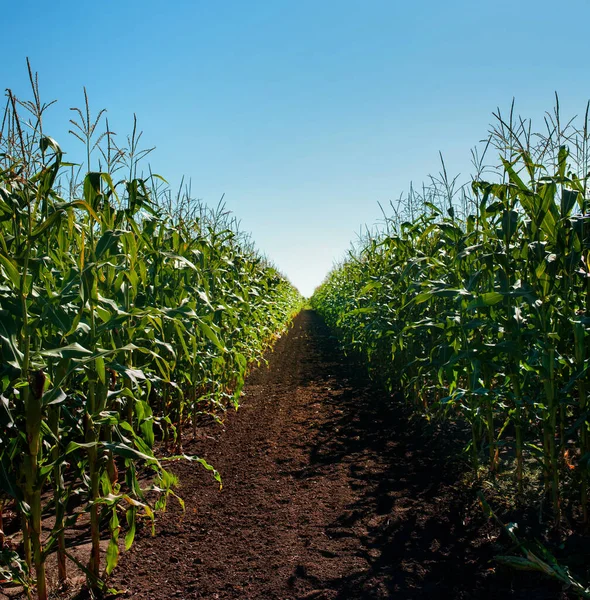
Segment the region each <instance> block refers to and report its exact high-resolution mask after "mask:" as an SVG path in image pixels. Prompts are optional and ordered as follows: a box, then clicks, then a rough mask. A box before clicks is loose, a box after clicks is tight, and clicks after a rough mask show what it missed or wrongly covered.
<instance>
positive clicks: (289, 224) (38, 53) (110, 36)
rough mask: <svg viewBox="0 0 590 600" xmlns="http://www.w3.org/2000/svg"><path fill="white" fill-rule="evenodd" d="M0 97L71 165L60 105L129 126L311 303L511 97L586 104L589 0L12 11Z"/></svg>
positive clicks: (312, 0)
mask: <svg viewBox="0 0 590 600" xmlns="http://www.w3.org/2000/svg"><path fill="white" fill-rule="evenodd" d="M3 15H4V17H3V18H4V27H3V28H2V46H3V52H2V55H3V56H2V61H1V62H0V85H1V86H2V88H3V89H4V88H11V89H12V90H13V91H14V92H15V94H17V95H19V96H23V97H29V94H28V88H27V72H26V63H25V58H26V57H27V56H28V57H29V58H30V60H31V62H32V66H33V68H34V70H36V71H37V72H38V73H39V83H40V88H41V95H42V98H44V100H45V101H49V100H53V99H57V100H58V103H57V105H56V106H55V107H53V108H52V111H51V113H49V118H48V119H47V121H46V132H47V133H49V134H50V135H52V136H53V137H55V138H56V139H57V140H58V141H59V142H60V144H61V145H62V147H63V148H64V149H65V150H66V151H69V152H70V156H71V155H72V153H75V152H78V151H79V150H80V144H79V142H77V141H76V140H75V139H74V138H73V137H72V136H71V135H68V134H67V131H68V129H69V124H68V119H69V118H70V116H71V115H70V111H69V108H70V107H71V106H81V105H82V103H83V94H82V87H83V86H86V88H87V90H88V94H89V98H90V104H91V108H93V109H94V110H98V109H100V108H107V109H108V117H109V121H110V123H111V128H112V129H113V130H114V131H115V132H117V133H118V134H119V136H120V137H122V138H124V136H125V135H127V134H128V133H129V132H130V130H131V127H132V118H133V113H136V114H137V117H138V121H139V126H140V128H141V129H142V130H143V131H144V137H143V140H144V143H145V145H146V146H152V145H155V146H157V150H156V151H155V152H154V153H153V154H152V155H151V157H150V162H151V164H152V167H153V170H154V171H155V172H158V173H160V174H161V175H163V176H164V177H166V179H168V180H169V181H170V182H171V184H173V185H178V183H179V182H180V179H181V177H182V175H185V176H186V177H188V178H190V179H191V180H192V190H193V194H194V195H195V196H196V197H198V198H201V199H203V200H204V201H205V202H206V203H208V204H216V203H217V201H218V200H219V198H220V197H221V195H222V194H225V200H226V204H227V207H228V208H229V209H230V210H232V211H233V212H234V213H235V214H236V216H237V217H238V218H239V219H240V221H241V226H242V229H244V230H246V231H248V232H251V233H252V236H253V239H254V241H255V243H256V245H257V246H258V248H259V249H260V250H261V251H263V252H264V253H265V254H266V255H267V256H268V257H269V258H271V259H272V260H273V261H274V263H275V264H276V265H277V266H278V267H279V268H280V269H281V270H282V271H283V272H284V273H286V274H287V275H288V276H289V278H290V279H291V281H293V283H294V284H295V285H297V286H298V287H299V289H300V290H301V292H302V293H303V294H305V295H310V294H311V293H312V291H313V289H314V287H315V286H316V285H318V284H319V283H320V282H321V280H322V279H323V277H324V276H325V275H326V273H327V272H328V270H329V269H330V267H331V266H332V264H333V261H334V260H337V259H339V258H341V257H342V256H343V255H344V253H345V251H346V249H347V248H348V247H349V244H350V242H351V241H353V240H354V239H355V237H356V236H357V234H358V232H359V231H360V229H361V228H362V226H363V225H364V224H369V225H371V224H373V223H374V222H375V221H377V220H379V219H380V217H381V212H380V208H379V204H378V203H381V204H384V205H387V204H388V202H389V200H394V199H396V198H398V197H399V195H400V193H402V192H404V191H405V190H407V188H408V185H409V183H410V181H414V183H417V184H419V183H421V182H422V181H424V180H426V179H427V176H428V175H429V174H430V173H436V172H438V170H439V158H438V152H439V151H441V152H442V153H443V156H444V157H445V160H446V163H447V167H448V169H449V171H451V172H452V173H454V174H456V173H459V172H460V173H462V179H463V180H467V179H468V175H469V169H470V149H471V148H472V147H473V146H474V145H475V144H477V142H478V141H479V140H481V139H482V138H484V137H485V136H486V132H487V130H488V125H489V124H490V123H491V122H492V120H493V119H492V112H493V111H494V110H495V109H496V108H497V107H500V108H502V109H503V110H508V108H509V106H510V102H511V100H512V98H513V97H515V98H516V108H517V110H518V112H519V113H521V114H522V115H523V116H528V117H534V118H535V119H537V121H539V120H540V119H541V118H542V115H543V113H544V111H546V110H551V107H552V105H553V94H554V91H557V92H558V93H559V95H560V100H561V104H562V108H563V112H564V114H566V115H570V116H573V115H574V114H579V113H583V112H584V109H585V104H586V101H587V100H588V99H589V98H590V85H589V84H588V57H589V56H590V52H589V51H590V41H589V40H590V37H589V36H588V23H589V22H590V20H589V18H590V2H589V0H570V1H566V2H561V3H556V2H555V1H552V2H549V1H545V0H536V1H532V0H511V1H509V0H496V1H493V2H491V1H490V2H488V1H487V0H471V1H463V0H461V1H458V0H446V1H443V2H441V1H434V0H415V1H414V2H401V1H397V0H290V1H286V0H264V1H261V0H249V1H248V0H225V1H224V2H215V1H212V0H206V1H205V0H193V1H188V0H175V1H174V2H163V1H159V2H157V1H155V0H143V1H141V2H139V1H135V0H133V1H125V0H119V1H118V2H113V1H111V0H107V1H104V2H87V1H81V0H77V1H76V2H73V1H60V0H55V1H54V2H40V1H37V0H31V1H29V2H17V3H11V5H10V10H9V11H8V12H7V11H6V10H5V11H4V13H3Z"/></svg>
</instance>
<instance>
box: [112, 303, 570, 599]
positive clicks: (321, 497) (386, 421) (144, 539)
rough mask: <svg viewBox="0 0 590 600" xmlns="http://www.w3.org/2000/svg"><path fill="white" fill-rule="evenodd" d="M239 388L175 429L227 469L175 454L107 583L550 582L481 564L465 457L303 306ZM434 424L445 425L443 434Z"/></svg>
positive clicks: (484, 547)
mask: <svg viewBox="0 0 590 600" xmlns="http://www.w3.org/2000/svg"><path fill="white" fill-rule="evenodd" d="M268 359H269V367H268V368H266V367H261V368H258V369H257V370H255V371H254V372H253V373H251V375H250V376H249V378H248V381H247V385H246V387H245V388H244V392H245V396H244V398H243V399H242V406H241V408H240V410H239V411H238V412H236V413H233V412H232V413H231V414H228V415H227V418H226V419H225V423H224V427H223V428H221V427H219V426H212V427H210V428H204V429H203V430H201V431H200V432H199V434H200V435H199V437H198V438H197V440H195V441H192V442H190V443H187V444H186V445H185V451H186V452H187V453H188V454H196V455H198V456H202V457H204V458H206V459H207V460H208V461H209V462H210V463H211V464H213V465H214V466H215V468H216V469H218V470H219V471H220V473H221V475H222V478H223V489H222V490H221V491H220V490H219V489H218V486H217V485H216V484H215V482H213V481H212V480H211V476H210V475H209V474H208V473H207V472H205V471H204V470H203V469H202V468H201V467H199V466H197V465H195V464H192V463H190V464H187V463H174V464H173V465H172V470H173V471H174V472H175V473H176V474H177V475H178V476H179V478H180V489H179V494H180V495H181V496H182V497H183V499H184V501H185V503H186V512H185V513H184V514H182V513H181V512H180V511H179V510H178V508H176V507H175V506H173V503H172V502H171V503H170V507H169V510H168V512H166V513H164V514H162V515H160V516H159V517H158V520H157V525H156V529H157V537H155V538H152V537H150V536H149V532H148V529H149V527H146V528H145V532H140V533H138V538H137V540H136V543H135V545H134V546H133V548H132V549H131V550H130V551H129V552H127V553H126V554H124V555H123V556H122V557H121V560H120V564H119V567H118V568H117V570H116V572H115V574H114V576H113V577H112V578H111V581H110V584H111V585H112V586H113V587H115V588H117V589H126V590H127V592H126V597H130V598H142V599H143V598H145V599H153V600H159V599H164V598H166V599H168V598H213V599H238V598H239V599H253V598H259V599H265V600H275V599H276V600H279V599H280V600H296V599H298V600H303V599H317V600H336V599H348V598H350V599H354V598H359V599H361V598H367V599H378V598H393V597H395V598H429V599H434V598H449V599H450V598H453V599H454V598H464V599H467V598H499V597H502V598H531V597H535V598H560V597H561V594H560V591H559V586H556V585H554V584H552V582H546V581H544V580H542V581H539V578H538V577H535V576H530V577H529V576H527V575H523V574H518V576H516V575H515V574H513V573H512V572H508V571H505V572H504V571H498V570H494V569H492V568H491V566H490V563H489V561H490V560H491V558H492V556H493V555H494V554H496V553H498V551H499V550H501V547H500V546H498V545H497V542H495V538H496V537H497V533H496V532H495V531H494V529H493V527H492V526H491V525H490V524H488V523H486V521H485V520H484V518H483V516H482V515H481V511H480V509H479V508H478V507H477V505H476V504H475V502H474V501H473V494H472V493H470V492H468V491H467V490H465V489H464V488H463V487H462V486H461V484H460V480H461V471H460V468H459V467H458V464H457V463H456V462H453V461H452V460H451V459H450V458H448V456H450V455H451V454H450V452H456V448H455V447H453V448H451V451H450V452H449V451H448V450H445V448H447V446H448V444H441V443H440V440H438V438H437V436H434V437H433V436H432V435H430V434H429V435H424V434H423V433H421V431H420V429H419V428H420V423H418V422H413V423H410V422H409V421H408V420H407V419H406V417H404V416H403V414H402V413H400V412H399V411H394V409H393V408H392V405H391V403H389V402H387V399H384V398H383V394H382V393H380V392H378V391H377V390H376V389H375V388H374V387H372V386H371V384H370V383H369V382H368V381H367V379H366V378H365V377H364V376H363V374H362V373H361V372H360V371H359V370H358V369H355V367H354V366H353V365H352V364H351V363H350V362H349V361H347V360H346V359H345V357H344V356H343V355H342V353H341V352H340V351H339V350H338V347H337V344H336V342H335V340H334V338H333V337H332V336H331V335H330V332H329V331H328V329H327V328H326V326H325V325H324V323H323V321H322V320H321V319H320V317H319V316H317V315H316V314H315V313H314V312H312V311H303V312H302V313H301V314H300V315H299V316H298V317H297V318H296V319H295V321H294V324H293V327H292V329H291V330H290V331H289V333H288V334H287V335H285V336H284V337H283V338H282V339H280V340H279V341H278V343H277V345H276V347H275V350H274V352H273V353H271V354H270V355H269V357H268ZM441 437H442V436H441Z"/></svg>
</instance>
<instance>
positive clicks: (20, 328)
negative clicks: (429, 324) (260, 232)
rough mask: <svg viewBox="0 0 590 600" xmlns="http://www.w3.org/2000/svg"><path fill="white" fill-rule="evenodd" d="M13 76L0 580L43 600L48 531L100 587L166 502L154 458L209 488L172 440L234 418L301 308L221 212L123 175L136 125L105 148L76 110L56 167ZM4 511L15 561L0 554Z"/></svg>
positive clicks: (62, 572)
mask: <svg viewBox="0 0 590 600" xmlns="http://www.w3.org/2000/svg"><path fill="white" fill-rule="evenodd" d="M30 75H31V84H32V90H33V99H32V100H26V101H24V100H20V99H17V98H16V97H15V96H14V95H13V94H12V93H11V92H10V91H8V93H7V103H6V106H5V109H4V112H3V116H2V119H1V123H0V548H2V555H1V556H0V578H1V579H3V580H4V581H12V582H20V583H21V584H23V585H24V586H25V588H26V589H27V590H29V593H30V590H32V589H33V586H36V593H37V595H38V597H39V598H40V599H43V600H44V599H45V598H47V593H48V592H47V586H46V574H45V562H46V558H47V556H48V555H49V554H50V553H54V552H55V553H56V554H57V557H58V568H59V578H60V581H65V580H66V577H67V568H66V567H67V560H66V559H67V558H68V557H70V558H71V559H72V560H74V561H75V562H76V559H75V558H74V557H73V556H72V555H71V553H70V551H69V549H68V547H67V545H66V537H65V533H66V531H67V529H68V527H71V526H72V525H73V524H74V523H75V521H76V519H79V518H80V517H81V515H84V514H86V515H89V517H88V518H89V522H90V529H91V536H92V553H91V558H90V561H89V564H87V565H82V564H78V566H79V567H80V568H82V569H83V570H84V572H85V573H86V575H87V578H88V582H89V584H90V585H91V586H92V587H101V586H104V584H103V583H102V581H103V578H104V576H105V575H108V574H110V573H111V571H112V570H113V568H114V567H115V566H116V564H117V559H118V555H119V547H120V545H124V547H125V548H129V547H130V546H131V544H132V543H133V539H134V536H135V532H136V522H137V520H138V519H145V518H147V519H148V521H150V520H151V521H152V522H153V520H154V514H155V512H156V511H157V510H162V509H164V508H165V506H166V502H167V500H169V499H170V497H174V498H177V499H178V501H179V502H181V503H182V500H181V499H180V498H179V497H178V496H177V495H176V494H175V492H174V486H175V483H176V481H175V477H174V476H173V475H172V474H171V473H170V472H169V471H168V470H167V469H166V468H165V465H166V462H165V461H166V460H171V459H175V458H179V457H181V458H183V459H187V460H193V461H195V462H198V463H200V464H202V465H203V466H204V467H206V468H207V469H210V470H211V473H212V475H213V476H214V477H216V478H217V479H219V476H218V474H217V472H216V471H215V470H214V469H213V467H211V466H210V465H209V464H208V463H207V462H205V460H204V459H202V458H198V457H191V456H185V455H184V454H183V448H182V442H183V437H186V436H187V435H189V434H190V431H187V429H192V430H195V429H196V428H197V426H198V424H199V420H200V419H217V420H219V419H222V418H223V413H224V411H225V410H227V409H228V407H232V406H235V407H237V404H238V398H239V396H240V391H241V388H242V385H243V383H244V378H245V375H246V374H247V371H248V368H249V365H250V364H251V363H252V362H253V361H259V360H260V359H261V357H262V353H263V352H264V351H265V350H266V349H267V348H268V347H269V346H270V345H272V343H273V341H274V339H276V337H277V336H278V335H280V333H281V332H282V331H283V330H284V329H285V327H286V326H287V325H288V323H289V321H290V320H291V318H292V317H293V315H294V314H295V313H296V312H297V311H298V309H299V307H300V303H301V298H300V296H299V294H298V292H297V291H296V290H295V288H294V287H293V286H292V285H291V284H290V283H289V282H288V281H287V280H286V279H285V278H284V277H283V276H282V275H281V274H280V273H278V272H277V270H276V269H275V268H273V266H272V265H271V264H270V263H269V262H268V261H267V260H265V259H264V258H263V257H262V256H260V255H259V254H258V253H257V252H256V250H255V249H254V248H253V247H252V244H251V243H250V241H249V240H248V238H247V237H245V236H243V235H242V234H240V233H239V232H238V230H237V227H236V225H235V222H234V221H233V220H232V218H231V216H229V215H228V214H227V213H225V212H224V211H223V208H222V207H219V208H218V209H217V210H208V209H206V208H205V207H203V206H201V205H200V204H198V203H195V202H194V201H192V200H191V199H190V195H189V192H188V191H187V190H186V188H185V189H184V190H183V189H181V191H180V192H179V193H178V195H174V194H172V193H171V192H170V191H169V189H168V188H167V186H166V184H165V182H164V181H163V180H162V178H160V177H158V176H157V175H154V174H152V173H151V172H150V173H149V175H148V176H143V175H139V174H138V168H139V167H138V165H140V163H141V160H142V159H144V158H145V156H146V155H147V154H148V153H149V149H148V150H142V149H140V139H141V133H138V130H137V127H136V123H134V126H133V133H132V134H131V135H130V136H129V138H127V144H126V145H125V146H117V145H116V143H115V138H114V135H113V134H112V132H110V131H109V129H108V122H105V115H104V114H103V111H101V112H99V113H98V114H97V115H93V114H92V113H91V110H90V107H89V102H88V98H87V97H86V96H85V103H84V106H83V108H81V109H74V110H73V112H72V121H71V126H72V130H71V133H72V134H73V136H74V138H76V139H71V141H72V142H73V143H74V144H79V143H82V144H83V146H82V147H83V149H84V153H85V162H84V163H83V164H81V165H74V164H71V163H67V162H66V161H65V160H64V152H63V150H62V148H61V146H60V145H58V143H57V142H56V141H55V140H54V139H53V138H51V137H49V136H48V135H47V134H46V132H45V130H44V128H43V117H44V113H45V111H46V110H47V108H48V107H49V105H47V104H43V103H42V102H41V100H40V97H39V90H38V85H37V79H36V76H34V75H33V74H32V73H31V72H30ZM158 440H160V441H161V443H162V451H160V452H158V455H156V453H155V451H154V447H155V444H156V442H157V441H158ZM140 470H141V472H143V473H144V474H145V473H146V472H147V473H151V475H150V477H149V478H148V479H149V481H151V483H150V485H149V486H148V487H147V488H146V487H145V486H146V484H145V483H144V484H141V483H140ZM141 481H145V479H142V480H141ZM154 498H156V499H155V500H154ZM8 506H10V507H12V509H13V510H14V511H16V513H17V514H18V518H19V519H20V523H21V526H20V529H21V532H22V533H21V536H22V541H21V542H20V543H19V546H18V547H15V546H14V545H10V544H8V543H5V542H8V540H7V539H5V536H4V533H3V532H4V527H3V525H2V521H1V517H2V514H3V510H4V509H5V508H6V507H8ZM72 507H75V510H72ZM46 514H53V516H54V517H55V519H54V520H55V524H54V526H53V527H52V529H51V530H50V531H42V521H43V516H44V515H46ZM105 531H108V536H109V538H110V542H109V544H108V549H107V552H106V561H104V562H105V564H103V565H101V564H100V563H101V555H100V552H99V549H100V546H99V543H100V539H101V536H103V537H104V535H105ZM122 531H124V532H125V533H124V540H121V541H120V540H119V534H120V532H122ZM121 542H122V544H121Z"/></svg>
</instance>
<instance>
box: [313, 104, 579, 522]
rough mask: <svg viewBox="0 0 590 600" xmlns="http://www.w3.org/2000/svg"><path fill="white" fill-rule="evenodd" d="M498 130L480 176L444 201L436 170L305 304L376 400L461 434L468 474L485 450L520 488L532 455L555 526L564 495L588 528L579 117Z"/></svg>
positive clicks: (503, 125)
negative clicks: (348, 355)
mask: <svg viewBox="0 0 590 600" xmlns="http://www.w3.org/2000/svg"><path fill="white" fill-rule="evenodd" d="M498 119H499V123H500V125H499V126H498V127H497V128H496V129H493V130H492V135H491V137H490V140H489V142H488V147H495V148H496V149H497V150H498V151H499V153H500V166H499V170H496V171H495V173H496V175H495V176H494V177H493V179H492V180H486V179H484V178H483V176H482V175H481V173H482V172H483V168H481V166H480V168H479V173H480V174H479V175H478V176H476V177H475V179H474V180H473V182H472V185H471V187H470V188H462V189H461V191H460V194H456V193H455V192H454V191H452V192H449V190H452V186H451V185H450V184H447V185H443V184H444V182H446V181H448V180H447V178H446V172H444V173H443V174H442V175H441V178H440V180H437V181H438V184H437V183H436V181H435V182H434V183H435V185H433V187H431V188H430V189H429V190H428V191H427V192H426V193H425V194H424V195H422V196H421V197H420V196H419V195H417V194H415V193H413V195H412V196H411V204H412V206H411V210H406V215H407V216H408V220H403V218H401V216H400V214H399V213H397V215H396V217H394V218H393V219H390V220H388V221H387V223H386V225H387V227H386V230H384V231H381V232H378V233H376V234H374V235H371V236H369V237H368V238H367V239H366V240H365V242H364V243H363V244H362V246H361V248H360V249H358V250H355V251H353V252H351V254H350V257H349V258H348V260H346V261H345V262H344V263H343V264H342V265H340V266H339V267H337V268H336V269H334V270H333V271H332V272H331V273H330V274H329V276H328V277H327V279H326V280H325V281H324V283H323V284H322V285H321V286H320V287H319V288H318V289H317V290H316V292H315V294H314V296H313V298H312V306H313V307H314V308H316V309H317V310H318V311H319V312H320V313H321V314H322V315H323V316H324V317H325V319H326V321H327V322H328V324H329V325H330V326H331V327H332V328H334V329H335V330H336V331H337V332H338V334H339V336H340V339H341V340H342V343H343V345H344V347H345V348H346V349H348V350H349V351H351V352H355V353H358V354H360V355H361V356H362V357H363V358H364V359H365V360H366V362H367V364H368V367H369V370H370V372H371V374H372V375H373V376H374V377H375V378H376V379H378V380H379V381H380V382H381V383H382V384H383V385H384V386H385V388H386V389H388V390H389V391H391V392H399V393H401V394H403V396H404V398H405V399H406V403H408V404H409V405H411V406H412V407H413V408H414V409H415V410H416V411H419V412H421V413H425V414H427V415H433V414H437V415H440V416H442V417H447V418H450V419H460V420H463V421H464V422H467V423H468V424H469V425H470V427H471V432H472V439H471V442H470V444H469V447H468V449H469V450H470V456H471V460H472V462H473V466H474V469H476V470H477V469H478V468H479V465H480V464H481V461H482V455H483V454H484V451H485V454H486V455H487V456H486V458H485V461H486V462H487V464H488V466H489V469H490V471H491V472H492V473H493V474H497V473H498V472H499V471H500V469H501V467H502V457H503V458H504V464H505V466H508V467H510V466H513V467H514V475H515V479H516V481H517V486H518V488H517V489H518V492H521V491H522V487H523V479H524V466H523V465H524V464H525V461H527V460H528V461H534V460H539V461H540V463H541V465H542V470H541V477H542V480H543V483H544V489H545V492H546V493H547V495H548V496H549V498H550V500H551V504H552V507H553V512H554V516H555V520H556V521H559V519H560V511H561V507H562V504H563V502H562V501H563V498H564V497H567V498H568V499H569V500H571V503H570V505H573V504H575V502H574V501H573V493H572V492H573V491H574V490H575V489H576V488H578V489H579V491H580V495H579V496H578V498H579V503H578V504H577V506H578V507H580V508H581V513H582V515H583V520H584V521H587V520H588V513H587V487H588V464H589V462H588V457H589V456H590V445H589V432H588V422H589V419H588V393H589V390H590V369H589V366H590V344H589V343H588V339H589V334H590V306H589V302H590V214H589V212H588V207H589V203H588V188H587V183H588V177H589V173H590V169H589V168H588V167H589V164H588V163H589V156H590V155H589V153H588V140H589V137H588V127H587V124H588V114H586V120H585V123H584V126H583V127H582V128H580V129H576V128H575V127H574V125H573V124H572V123H571V122H570V124H569V126H568V127H569V129H568V128H562V127H561V125H560V118H559V110H558V108H557V109H556V111H555V113H554V114H553V115H549V116H548V119H547V125H548V127H549V131H548V133H546V134H543V133H542V134H539V135H538V136H537V137H536V138H535V136H531V133H530V128H529V126H528V124H527V123H526V122H525V121H523V120H520V121H519V122H517V121H516V120H513V119H512V116H511V120H510V121H509V122H508V123H506V122H504V120H503V119H502V117H501V115H498ZM515 123H516V124H515ZM535 139H537V140H538V143H536V144H535V145H533V141H534V140H535ZM568 148H570V149H571V148H573V151H570V150H568ZM489 174H490V175H493V173H489ZM441 182H442V183H441ZM453 185H454V181H453ZM445 213H446V215H447V216H445ZM396 397H399V394H397V396H396Z"/></svg>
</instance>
